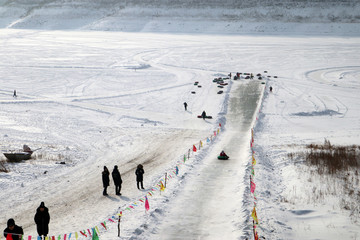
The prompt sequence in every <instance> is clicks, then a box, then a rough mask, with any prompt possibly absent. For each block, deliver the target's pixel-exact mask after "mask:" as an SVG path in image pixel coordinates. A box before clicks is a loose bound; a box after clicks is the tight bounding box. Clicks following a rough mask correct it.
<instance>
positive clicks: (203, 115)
mask: <svg viewBox="0 0 360 240" xmlns="http://www.w3.org/2000/svg"><path fill="white" fill-rule="evenodd" d="M201 117H202V118H203V119H204V120H205V118H206V112H205V111H203V112H202V113H201Z"/></svg>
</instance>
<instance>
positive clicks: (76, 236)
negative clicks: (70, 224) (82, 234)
mask: <svg viewBox="0 0 360 240" xmlns="http://www.w3.org/2000/svg"><path fill="white" fill-rule="evenodd" d="M78 237H79V235H78V233H77V232H75V239H76V240H77V239H78Z"/></svg>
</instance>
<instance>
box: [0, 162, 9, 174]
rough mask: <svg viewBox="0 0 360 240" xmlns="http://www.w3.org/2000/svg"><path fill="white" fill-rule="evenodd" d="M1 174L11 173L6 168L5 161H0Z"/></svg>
mask: <svg viewBox="0 0 360 240" xmlns="http://www.w3.org/2000/svg"><path fill="white" fill-rule="evenodd" d="M0 172H5V173H7V172H9V170H8V169H7V168H6V166H5V161H3V160H1V161H0Z"/></svg>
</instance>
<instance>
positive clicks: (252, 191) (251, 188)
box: [250, 181, 256, 193]
mask: <svg viewBox="0 0 360 240" xmlns="http://www.w3.org/2000/svg"><path fill="white" fill-rule="evenodd" d="M250 185H251V186H250V191H251V193H254V192H255V187H256V185H255V183H254V182H253V181H251V182H250Z"/></svg>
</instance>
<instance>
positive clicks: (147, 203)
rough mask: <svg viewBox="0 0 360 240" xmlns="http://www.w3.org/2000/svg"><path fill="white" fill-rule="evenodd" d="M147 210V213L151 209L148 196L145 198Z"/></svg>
mask: <svg viewBox="0 0 360 240" xmlns="http://www.w3.org/2000/svg"><path fill="white" fill-rule="evenodd" d="M145 209H146V211H149V209H150V205H149V200H148V198H147V196H145Z"/></svg>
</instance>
